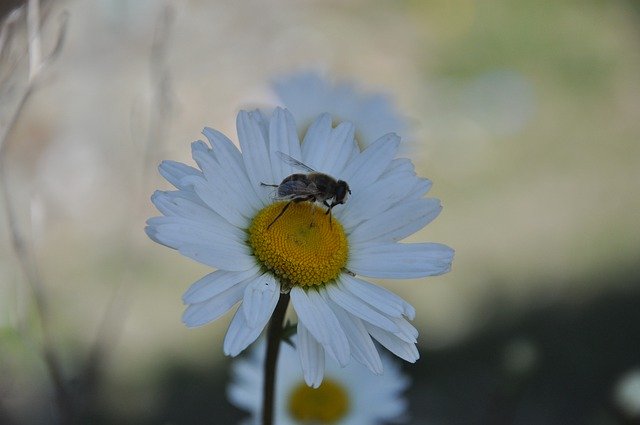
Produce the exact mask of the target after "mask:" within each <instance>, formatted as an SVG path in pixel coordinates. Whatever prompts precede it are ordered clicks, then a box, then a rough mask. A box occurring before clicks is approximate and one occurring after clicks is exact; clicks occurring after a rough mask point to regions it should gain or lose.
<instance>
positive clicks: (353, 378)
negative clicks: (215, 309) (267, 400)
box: [227, 339, 409, 425]
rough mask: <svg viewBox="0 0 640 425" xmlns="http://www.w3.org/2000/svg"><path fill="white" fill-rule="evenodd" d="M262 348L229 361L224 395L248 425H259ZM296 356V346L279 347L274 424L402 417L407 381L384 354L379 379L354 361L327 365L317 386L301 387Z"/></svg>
mask: <svg viewBox="0 0 640 425" xmlns="http://www.w3.org/2000/svg"><path fill="white" fill-rule="evenodd" d="M263 342H264V341H263ZM294 342H295V339H294ZM264 346H265V344H264V343H262V344H260V345H258V346H257V348H254V349H252V350H251V352H250V354H249V355H248V356H247V357H246V358H242V359H240V360H238V361H236V362H234V363H233V366H232V382H231V384H230V385H229V388H228V391H227V393H228V396H229V400H230V401H231V403H233V404H234V405H235V406H237V407H239V408H241V409H244V410H246V411H248V412H250V413H251V418H250V420H249V421H247V422H248V423H250V424H258V423H259V421H260V418H261V412H262V388H263V382H264V374H263V372H262V371H263V365H264V351H265V350H264ZM296 357H297V354H296V350H295V348H293V347H292V346H290V345H289V344H283V345H282V348H281V351H280V356H279V358H278V366H277V378H276V389H275V407H274V423H277V424H278V425H296V424H297V425H300V424H332V425H374V424H379V423H389V422H396V423H397V422H400V421H403V419H406V414H407V402H406V400H405V399H404V397H403V392H404V391H405V390H406V389H407V387H408V386H409V379H408V378H407V377H406V376H404V375H403V374H402V372H401V370H400V367H399V366H398V364H397V363H395V362H393V361H392V359H391V358H390V357H389V356H388V355H385V354H383V355H382V356H381V360H382V364H383V366H384V375H382V376H376V375H372V374H371V373H370V372H369V371H368V370H367V368H365V367H364V366H362V365H360V364H358V363H351V364H349V365H348V366H346V367H344V368H340V367H338V366H337V365H336V364H335V363H331V362H328V363H327V370H326V372H325V378H324V382H323V383H322V385H320V387H319V388H309V387H308V386H307V385H306V384H305V382H304V379H303V376H302V373H301V371H300V367H298V365H297V364H296V363H297V359H296ZM403 422H404V421H403Z"/></svg>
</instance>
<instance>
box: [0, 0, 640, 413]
mask: <svg viewBox="0 0 640 425" xmlns="http://www.w3.org/2000/svg"><path fill="white" fill-rule="evenodd" d="M17 4H20V2H19V1H16V2H13V4H12V2H8V3H2V5H1V7H0V11H2V13H3V16H6V14H7V13H8V11H9V10H10V7H11V6H12V5H17ZM63 11H66V14H68V21H67V31H66V38H65V41H64V44H63V46H62V50H61V51H60V54H59V56H58V57H57V58H56V60H55V62H53V63H52V64H51V65H50V66H49V67H48V68H47V69H46V72H45V73H44V75H43V78H42V79H41V81H39V84H38V86H37V88H36V89H35V90H34V91H33V92H32V93H31V95H30V97H29V98H28V101H27V103H26V104H25V105H24V108H23V109H22V113H21V114H20V115H19V118H18V121H17V123H16V126H15V127H14V130H13V131H12V132H11V133H10V134H9V135H8V137H7V139H6V140H5V144H6V145H5V146H4V148H3V149H4V151H3V155H4V157H3V163H4V167H5V169H4V173H3V176H2V178H3V179H4V181H3V182H2V183H3V184H5V185H6V187H7V188H8V194H9V198H8V199H9V202H10V208H11V209H13V211H14V212H15V214H16V217H15V220H13V222H12V223H10V222H9V220H8V217H7V214H6V213H7V208H6V203H7V199H6V198H4V197H3V198H2V199H1V200H0V202H1V203H2V205H1V206H2V208H0V219H1V220H0V422H1V423H26V424H29V423H34V424H35V423H55V421H57V420H60V418H61V417H60V415H59V409H58V407H59V403H57V402H56V392H55V390H54V389H55V386H54V385H53V384H52V382H54V381H55V379H52V377H51V375H50V373H49V370H50V368H48V367H47V365H46V362H45V361H44V360H43V356H42V354H41V352H42V345H43V340H46V339H47V338H43V332H42V326H41V324H40V322H39V321H38V320H37V317H36V316H37V314H36V309H35V308H34V302H33V294H32V292H31V291H30V289H29V286H28V285H27V283H26V282H27V279H26V277H25V275H24V273H23V270H22V267H21V265H22V264H24V262H25V261H24V260H25V258H24V257H23V258H22V261H21V259H20V258H18V257H17V256H16V253H15V251H14V249H13V245H12V242H11V238H12V233H14V232H13V231H16V230H17V231H18V232H19V233H20V234H23V235H24V240H25V241H27V242H28V246H27V250H26V252H28V253H32V254H33V257H29V258H28V261H31V260H34V262H35V264H36V267H37V271H38V274H39V276H40V279H39V280H40V282H41V284H42V292H41V293H42V294H43V295H44V299H45V302H46V315H45V318H44V319H45V325H44V327H45V328H46V329H45V332H44V334H45V335H48V339H50V341H49V343H47V346H48V347H50V348H52V350H53V352H54V357H55V358H56V359H57V361H58V362H59V364H60V366H59V368H58V369H59V370H60V371H61V373H62V380H63V382H64V386H63V387H64V388H65V390H66V391H67V392H68V393H67V395H66V396H65V395H63V396H62V398H63V399H66V400H67V401H69V402H70V403H71V406H70V407H69V409H70V410H71V411H73V412H75V414H79V415H81V417H82V420H83V423H94V424H100V423H104V424H111V423H136V424H146V423H148V424H158V423H171V424H196V423H210V422H213V423H235V422H236V421H237V420H238V419H239V418H241V417H242V413H241V412H239V411H238V410H236V409H235V408H232V407H231V406H230V405H229V404H228V403H227V402H226V401H225V396H224V387H225V385H226V382H227V379H228V370H229V359H226V358H224V356H223V354H222V338H223V335H224V331H225V329H226V326H227V323H228V320H229V318H227V319H226V320H221V321H218V322H216V323H214V324H212V325H209V326H205V327H202V328H199V329H196V330H188V329H186V328H185V327H184V326H183V325H182V324H181V323H180V315H181V312H182V308H183V307H182V305H181V302H180V296H181V295H182V293H183V291H184V290H185V289H186V288H187V287H188V285H189V284H190V283H192V282H193V281H195V280H196V279H197V278H199V277H201V276H202V275H203V274H205V273H206V272H207V269H206V268H205V267H203V266H201V265H198V264H196V263H194V262H191V261H189V260H187V259H185V258H183V257H181V256H180V255H179V254H177V253H176V252H172V251H170V250H168V249H166V248H164V247H161V246H158V245H156V244H154V243H152V242H151V241H150V240H148V239H147V238H146V236H145V235H144V232H143V227H144V221H145V219H146V218H147V217H149V216H151V215H153V214H154V211H153V208H152V206H151V204H150V202H149V196H150V194H151V193H152V191H153V190H154V189H156V188H166V187H167V186H166V183H164V182H163V180H162V179H161V178H160V177H159V176H158V174H157V171H156V165H157V163H158V162H159V160H161V159H164V158H171V159H175V160H181V161H186V162H189V161H190V159H189V151H190V150H189V143H190V142H191V141H193V140H196V139H198V138H199V137H200V135H199V131H200V130H201V129H202V128H203V127H204V126H211V127H214V128H217V129H219V130H221V131H222V132H224V133H225V134H227V135H229V136H230V137H231V138H232V139H234V140H237V139H236V136H235V128H234V124H235V116H236V113H237V111H238V110H239V109H246V108H250V107H256V106H264V105H274V104H275V102H277V98H276V96H275V94H274V92H273V90H272V87H271V85H270V83H271V82H272V81H273V80H274V79H276V78H279V77H281V76H282V75H286V74H290V73H291V72H294V71H297V70H305V69H306V70H308V69H318V70H321V71H322V72H324V74H325V75H327V76H329V77H330V78H333V79H337V80H352V81H355V82H356V83H357V84H358V85H359V86H360V87H361V89H362V91H363V92H367V91H369V92H384V93H388V94H389V95H390V96H392V98H393V100H394V102H395V105H396V107H397V108H398V111H399V112H400V113H401V114H402V115H405V116H407V117H408V124H409V128H410V131H408V132H407V134H403V135H402V136H403V137H404V138H405V139H406V140H407V141H408V142H410V145H408V146H407V147H405V153H406V154H407V155H409V156H410V157H411V158H412V159H413V160H414V162H415V164H416V168H417V170H418V172H419V174H421V175H423V176H427V177H429V178H430V179H431V180H432V181H433V182H434V186H433V189H432V192H431V194H432V196H435V197H438V198H440V199H442V201H443V204H444V210H443V213H442V214H441V216H440V217H439V218H438V219H437V220H436V221H435V222H433V223H432V224H430V225H429V226H428V227H427V228H426V229H425V230H423V231H422V232H421V233H419V234H418V235H415V236H414V237H412V238H411V240H430V241H438V242H444V243H446V244H448V245H450V246H452V247H454V248H455V249H456V258H455V261H454V267H453V271H452V272H451V273H449V274H448V275H445V276H441V277H436V278H430V279H426V280H416V281H402V282H382V284H383V285H385V286H387V287H389V288H391V289H393V290H394V291H396V292H398V293H399V294H401V295H402V296H404V297H406V298H407V299H409V300H410V301H411V302H412V303H413V304H414V305H415V307H416V310H417V312H418V314H417V318H416V321H415V324H416V326H417V327H418V328H419V330H420V341H419V342H420V349H421V352H422V359H421V360H420V361H419V362H418V363H417V364H415V365H403V368H404V370H405V372H406V373H407V374H408V375H410V376H411V377H412V380H413V386H412V389H411V391H410V392H409V393H408V398H409V402H410V410H411V412H412V419H411V423H412V424H424V423H433V424H512V423H513V424H531V423H536V424H566V423H589V424H619V423H637V421H639V420H640V415H639V413H638V409H637V406H638V405H639V403H640V394H639V393H638V391H635V392H634V391H632V390H628V388H627V387H629V386H627V387H624V388H627V389H621V387H620V386H621V385H623V383H624V382H626V381H625V376H627V375H628V374H632V373H634V371H635V370H637V368H638V367H639V366H640V351H639V350H638V348H637V347H640V308H639V307H638V306H639V305H640V285H639V283H640V274H639V272H640V266H639V263H638V260H639V259H640V257H639V253H640V119H639V118H640V115H639V114H640V4H639V3H638V2H637V1H635V0H611V1H598V0H582V1H562V2H559V1H551V0H542V1H526V0H516V1H512V0H491V1H482V2H478V1H472V0H429V1H420V0H403V1H373V2H365V1H358V0H356V1H348V2H344V1H337V0H336V1H314V0H307V1H294V0H277V1H270V2H262V1H256V0H251V1H246V2H234V1H226V2H222V1H204V0H192V1H175V2H167V3H164V2H157V1H150V0H144V1H140V0H129V1H126V0H111V1H107V0H103V1H94V2H83V1H78V0H69V1H54V0H51V1H49V2H46V1H45V2H44V4H43V5H42V12H43V13H42V16H43V21H44V25H43V30H42V31H43V38H42V44H43V46H42V49H43V52H48V51H49V50H50V49H51V48H52V44H53V43H54V42H55V39H56V37H57V32H58V28H59V21H60V17H61V16H63V13H65V12H63ZM25 27H26V26H25V24H24V16H23V17H21V18H18V20H17V21H16V23H15V31H16V33H15V34H14V35H15V37H14V43H15V45H14V49H13V53H12V55H11V56H10V57H9V58H6V57H5V58H2V60H5V61H7V63H9V62H10V63H17V64H18V66H17V68H15V69H8V68H7V67H2V68H0V71H2V72H0V77H2V79H1V80H0V81H2V87H1V90H0V96H1V98H0V114H1V115H0V125H2V126H5V125H6V124H7V121H8V120H9V117H10V115H11V112H12V111H14V110H15V108H16V107H17V102H18V100H19V99H20V95H21V93H22V91H23V90H24V87H25V85H26V80H27V74H28V72H27V65H28V64H27V57H25V56H24V55H22V56H21V55H20V52H23V53H24V51H26V50H24V49H23V47H25V46H26V40H27V35H26V30H25ZM34 269H35V268H33V267H32V268H31V270H34ZM54 378H55V377H54ZM629 388H632V389H633V386H630V387H629ZM620 394H624V397H625V398H624V400H620V397H622V396H621V395H620ZM58 396H60V394H59V393H58ZM633 397H635V404H634V402H633ZM630 399H631V401H629V400H630ZM625 406H632V407H631V408H627V407H625ZM633 406H636V408H633Z"/></svg>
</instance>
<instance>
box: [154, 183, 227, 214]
mask: <svg viewBox="0 0 640 425" xmlns="http://www.w3.org/2000/svg"><path fill="white" fill-rule="evenodd" d="M151 202H153V205H155V206H156V208H158V211H160V212H161V213H162V214H163V215H166V216H178V217H184V218H188V219H193V220H208V219H209V218H210V217H212V219H213V220H222V217H220V216H219V215H218V214H216V213H215V212H214V211H213V210H212V209H211V208H209V207H208V206H207V205H206V204H205V203H204V202H202V199H200V198H199V197H198V195H196V193H195V192H192V191H186V190H175V191H161V190H156V191H155V192H154V193H153V195H151ZM213 216H215V217H213Z"/></svg>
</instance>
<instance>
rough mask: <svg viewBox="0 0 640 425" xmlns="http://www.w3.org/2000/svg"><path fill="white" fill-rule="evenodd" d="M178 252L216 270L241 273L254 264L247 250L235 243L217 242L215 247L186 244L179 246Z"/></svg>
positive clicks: (242, 245) (245, 247)
mask: <svg viewBox="0 0 640 425" xmlns="http://www.w3.org/2000/svg"><path fill="white" fill-rule="evenodd" d="M178 251H179V252H180V253H181V254H182V255H184V256H186V257H189V258H191V259H193V260H195V261H197V262H199V263H202V264H206V265H207V266H211V267H214V268H216V269H223V270H231V271H242V270H248V269H250V268H251V267H253V266H254V265H255V264H256V262H255V259H254V257H253V256H252V255H251V251H250V250H249V248H248V247H247V246H246V245H244V244H238V243H236V242H228V241H225V242H222V241H218V242H217V243H216V244H215V245H195V244H186V245H182V246H180V247H179V248H178Z"/></svg>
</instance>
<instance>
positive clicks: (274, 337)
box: [262, 293, 289, 425]
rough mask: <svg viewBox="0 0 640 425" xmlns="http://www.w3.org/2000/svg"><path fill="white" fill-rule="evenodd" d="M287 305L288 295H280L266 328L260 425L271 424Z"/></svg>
mask: <svg viewBox="0 0 640 425" xmlns="http://www.w3.org/2000/svg"><path fill="white" fill-rule="evenodd" d="M288 305H289V293H286V294H280V299H279V300H278V305H276V309H275V310H274V312H273V315H272V316H271V320H270V321H269V327H268V328H267V354H266V357H265V361H264V392H263V395H264V397H263V399H262V425H272V424H273V402H274V398H275V387H276V366H277V364H278V353H279V352H280V340H281V339H282V330H283V328H282V322H283V320H284V315H285V313H286V312H287V306H288Z"/></svg>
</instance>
